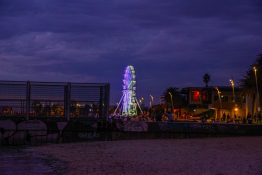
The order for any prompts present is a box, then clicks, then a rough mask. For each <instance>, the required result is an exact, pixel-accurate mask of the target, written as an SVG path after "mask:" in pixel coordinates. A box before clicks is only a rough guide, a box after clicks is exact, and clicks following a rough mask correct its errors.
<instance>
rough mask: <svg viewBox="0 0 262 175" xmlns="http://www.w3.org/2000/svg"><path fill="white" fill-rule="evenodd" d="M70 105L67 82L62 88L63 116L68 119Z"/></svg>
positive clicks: (69, 90)
mask: <svg viewBox="0 0 262 175" xmlns="http://www.w3.org/2000/svg"><path fill="white" fill-rule="evenodd" d="M70 106H71V83H67V85H65V88H64V117H65V118H66V119H67V120H69V118H70Z"/></svg>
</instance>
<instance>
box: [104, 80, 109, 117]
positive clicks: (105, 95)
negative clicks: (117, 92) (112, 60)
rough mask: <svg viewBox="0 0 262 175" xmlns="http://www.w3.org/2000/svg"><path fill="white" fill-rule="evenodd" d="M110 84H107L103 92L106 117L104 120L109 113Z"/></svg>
mask: <svg viewBox="0 0 262 175" xmlns="http://www.w3.org/2000/svg"><path fill="white" fill-rule="evenodd" d="M109 100H110V84H109V83H107V84H106V86H105V92H104V104H105V106H104V111H105V112H104V115H105V116H106V118H108V115H109V113H108V111H109V104H110V101H109Z"/></svg>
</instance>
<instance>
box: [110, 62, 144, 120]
mask: <svg viewBox="0 0 262 175" xmlns="http://www.w3.org/2000/svg"><path fill="white" fill-rule="evenodd" d="M135 85H136V74H135V69H134V67H133V66H131V65H129V66H127V67H126V69H125V73H124V79H123V91H122V92H123V95H122V97H121V99H120V102H119V104H118V106H117V108H116V110H115V113H116V111H117V110H118V109H119V107H120V106H121V112H120V113H121V115H123V116H135V115H137V106H138V107H139V109H140V110H141V108H140V106H139V103H138V102H137V99H136V86H135Z"/></svg>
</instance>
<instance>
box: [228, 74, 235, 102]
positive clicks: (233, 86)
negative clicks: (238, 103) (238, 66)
mask: <svg viewBox="0 0 262 175" xmlns="http://www.w3.org/2000/svg"><path fill="white" fill-rule="evenodd" d="M229 82H230V84H231V87H232V93H233V102H235V82H234V80H233V79H230V80H229Z"/></svg>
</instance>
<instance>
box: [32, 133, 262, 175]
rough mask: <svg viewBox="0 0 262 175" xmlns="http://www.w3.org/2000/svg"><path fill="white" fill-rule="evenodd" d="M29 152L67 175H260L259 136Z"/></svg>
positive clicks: (104, 144) (54, 147) (49, 147)
mask: <svg viewBox="0 0 262 175" xmlns="http://www.w3.org/2000/svg"><path fill="white" fill-rule="evenodd" d="M31 151H33V152H34V153H37V154H41V155H47V156H52V157H54V158H56V159H59V160H61V161H65V162H67V167H64V168H65V171H66V172H67V174H69V175H78V174H94V175H111V174H112V175H118V174H125V175H131V174H132V175H134V174H135V175H141V174H146V175H156V174H160V175H173V174H178V175H188V174H194V175H198V174H199V175H206V174H208V175H209V174H210V175H248V174H250V175H251V174H252V175H262V137H234V138H201V139H165V140H124V141H104V142H83V143H68V144H53V145H44V146H40V147H34V148H32V150H31Z"/></svg>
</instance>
